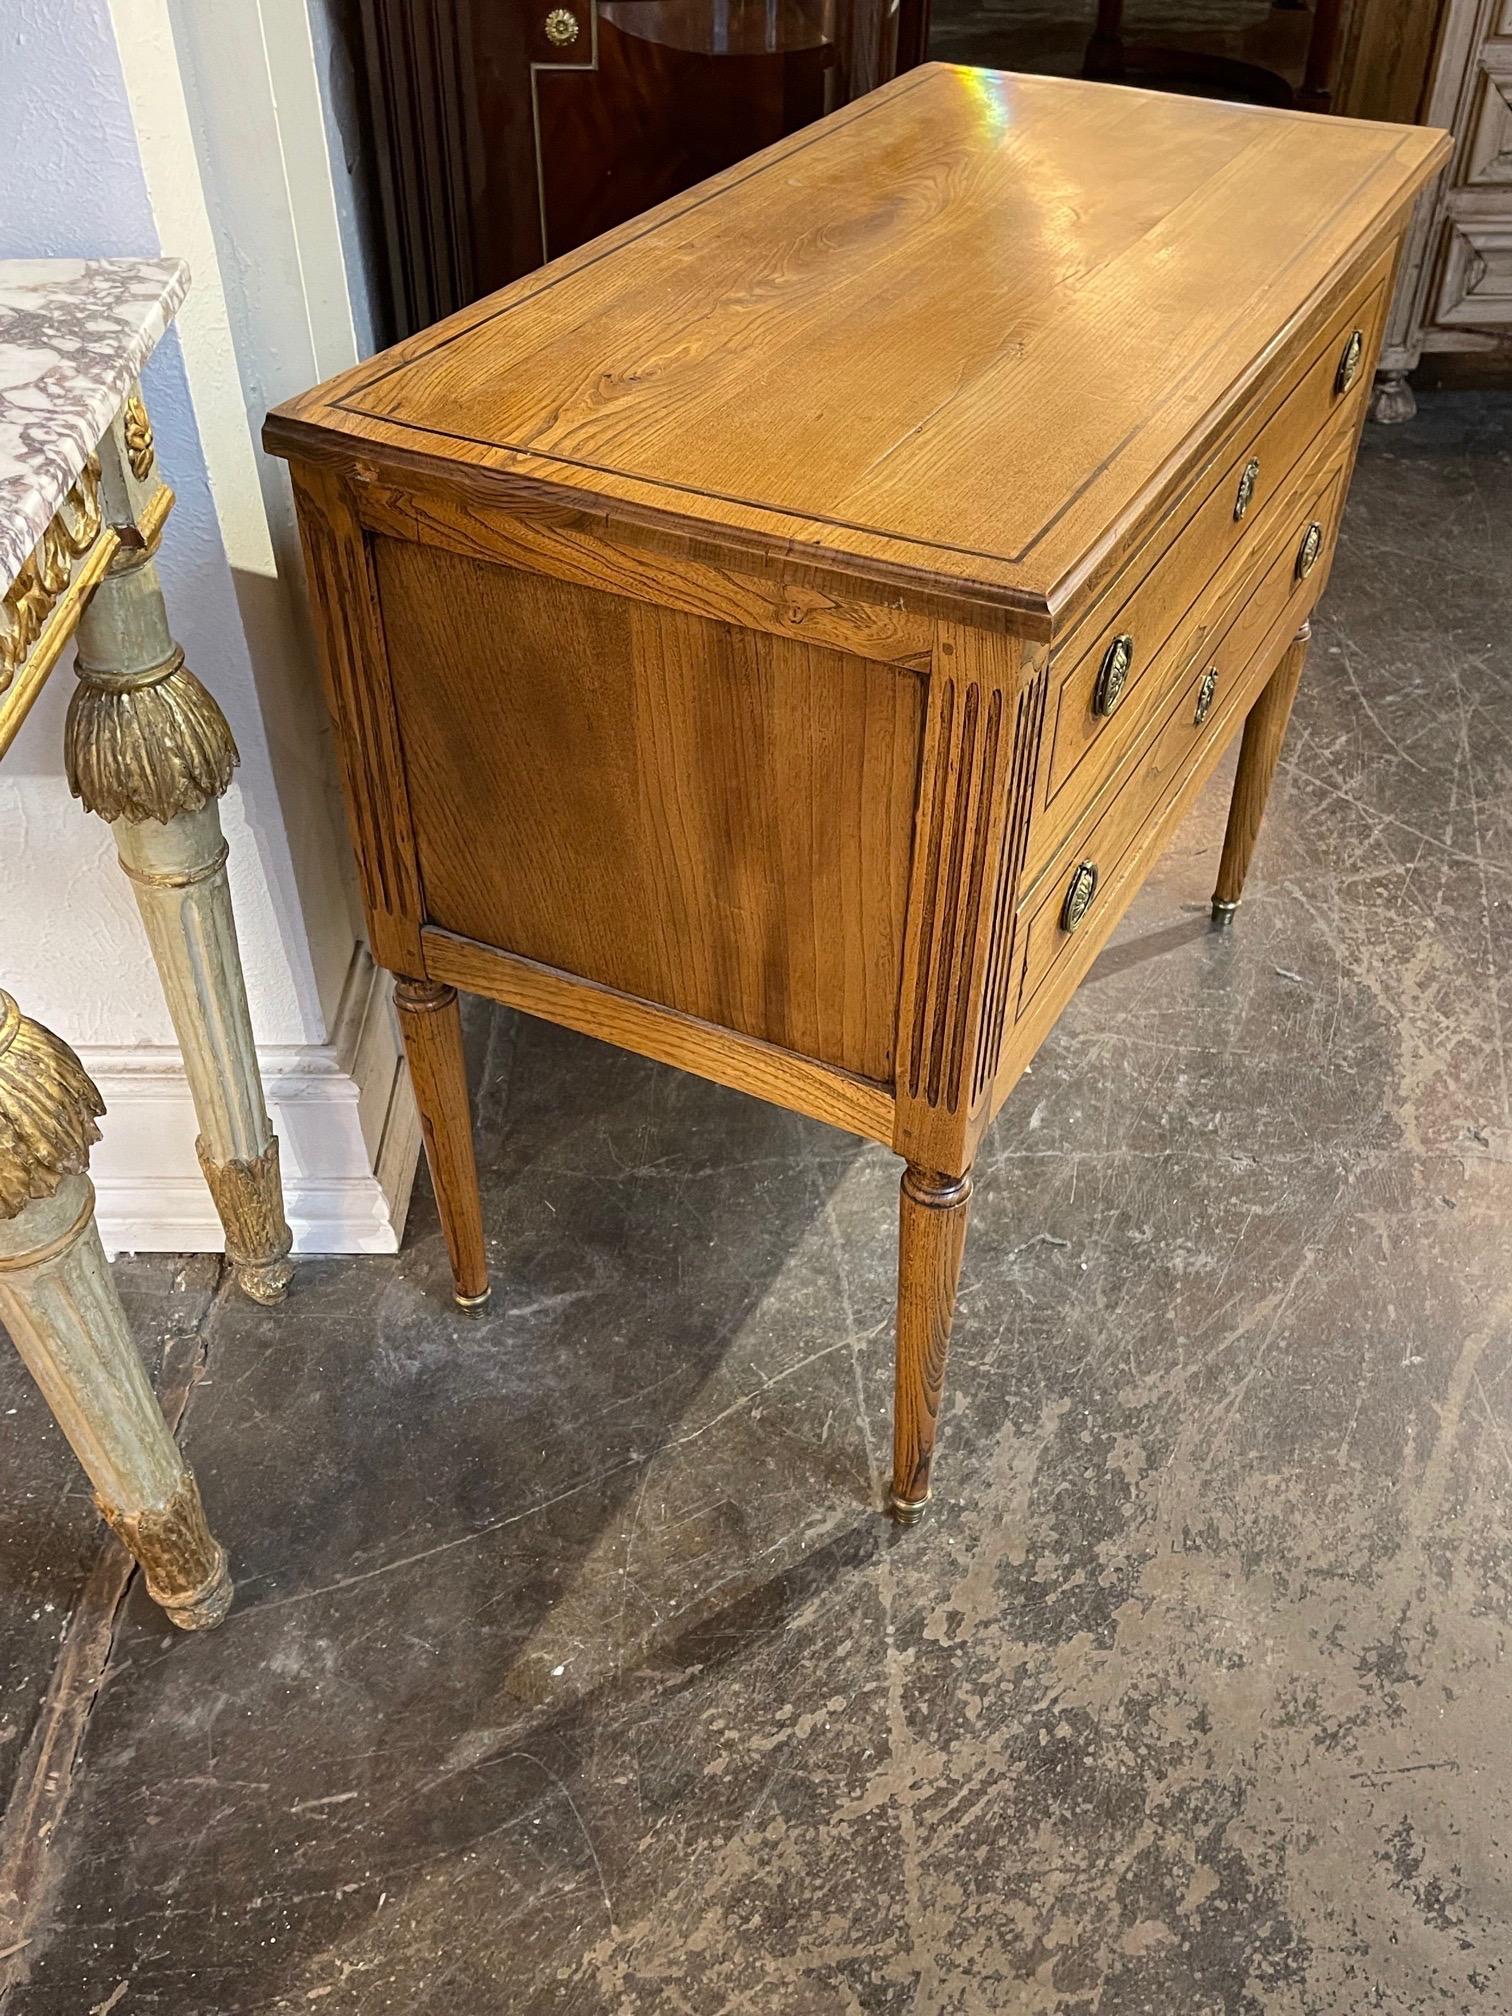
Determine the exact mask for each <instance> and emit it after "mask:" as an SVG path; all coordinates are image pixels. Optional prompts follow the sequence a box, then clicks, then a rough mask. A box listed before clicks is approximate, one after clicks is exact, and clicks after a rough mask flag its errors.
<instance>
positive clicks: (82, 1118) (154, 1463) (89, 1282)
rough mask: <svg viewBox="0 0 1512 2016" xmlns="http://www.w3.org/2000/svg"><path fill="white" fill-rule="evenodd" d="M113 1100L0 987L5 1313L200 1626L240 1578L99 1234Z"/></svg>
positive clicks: (81, 1449) (121, 1517)
mask: <svg viewBox="0 0 1512 2016" xmlns="http://www.w3.org/2000/svg"><path fill="white" fill-rule="evenodd" d="M103 1111H104V1108H103V1105H102V1103H101V1100H100V1095H99V1093H98V1092H97V1091H96V1090H95V1088H94V1086H93V1085H92V1084H91V1083H90V1081H89V1079H88V1077H87V1076H86V1075H85V1073H84V1069H83V1067H82V1065H81V1064H80V1063H79V1060H78V1058H77V1057H75V1055H74V1053H73V1052H72V1051H71V1050H70V1049H69V1048H68V1046H67V1045H66V1044H65V1043H62V1042H60V1041H59V1040H58V1038H57V1037H55V1036H53V1035H51V1034H50V1033H49V1031H47V1030H46V1029H43V1028H42V1027H40V1025H39V1024H37V1023H35V1022H29V1021H27V1019H26V1018H25V1017H24V1016H23V1015H21V1014H20V1012H19V1011H18V1010H17V1008H16V1004H15V1003H14V1001H12V1000H11V999H10V997H9V996H8V995H5V994H0V1322H3V1323H4V1324H5V1327H6V1329H7V1330H9V1332H10V1334H11V1338H12V1340H13V1341H14V1343H15V1346H16V1349H17V1350H18V1351H19V1353H20V1354H21V1358H22V1360H23V1362H24V1363H25V1365H26V1367H27V1369H28V1371H29V1372H30V1373H31V1375H32V1377H33V1378H34V1379H35V1380H36V1382H37V1385H38V1387H39V1388H40V1389H41V1392H42V1396H43V1398H44V1399H45V1400H46V1401H47V1404H48V1406H49V1407H50V1408H51V1409H52V1411H53V1415H54V1417H55V1418H56V1420H57V1422H58V1425H59V1427H60V1428H61V1429H62V1430H63V1433H64V1434H65V1435H66V1436H67V1438H68V1441H69V1443H70V1445H71V1447H72V1449H73V1451H74V1454H75V1455H76V1456H77V1457H78V1459H79V1462H80V1463H81V1464H82V1465H83V1468H84V1471H85V1473H86V1475H87V1476H88V1478H89V1480H90V1482H91V1484H93V1486H94V1492H95V1503H96V1504H97V1505H98V1506H99V1508H100V1510H101V1512H102V1513H103V1514H104V1515H105V1517H106V1519H108V1520H109V1522H110V1524H111V1525H112V1527H114V1529H115V1531H116V1532H117V1534H119V1536H120V1538H121V1539H122V1540H123V1541H124V1542H125V1544H126V1546H127V1547H128V1548H129V1549H130V1550H131V1552H132V1553H133V1554H134V1555H135V1556H136V1559H137V1560H138V1562H139V1563H140V1564H141V1566H142V1568H143V1570H144V1572H145V1574H146V1578H147V1588H148V1591H149V1593H150V1594H151V1595H152V1597H153V1598H154V1600H155V1601H157V1602H158V1603H161V1604H162V1606H163V1608H164V1609H165V1610H166V1611H167V1612H168V1615H169V1617H170V1618H171V1619H172V1620H173V1622H174V1623H175V1624H177V1625H179V1626H180V1627H181V1628H182V1629H184V1630H186V1631H196V1630H202V1629H204V1628H206V1627H207V1626H209V1625H212V1624H217V1623H219V1622H220V1620H221V1618H222V1617H224V1616H225V1614H226V1611H227V1609H228V1608H229V1606H230V1602H231V1580H230V1576H229V1575H228V1573H227V1570H226V1556H225V1551H224V1549H223V1548H221V1547H220V1546H219V1545H218V1544H217V1543H216V1541H215V1540H214V1539H212V1537H211V1535H210V1532H209V1529H208V1527H207V1526H206V1524H205V1515H204V1510H203V1508H202V1507H201V1504H200V1497H199V1489H198V1486H197V1485H196V1484H195V1481H194V1475H193V1472H192V1471H191V1470H190V1469H189V1468H188V1467H187V1465H186V1464H185V1462H184V1459H183V1457H182V1455H181V1454H180V1453H179V1449H178V1445H177V1443H176V1442H175V1441H174V1439H173V1437H172V1436H171V1435H170V1434H169V1432H168V1428H167V1424H166V1423H165V1422H164V1420H163V1416H162V1412H161V1410H160V1408H159V1407H158V1404H157V1401H156V1399H155V1398H154V1396H153V1392H152V1388H151V1386H150V1385H149V1384H148V1381H147V1375H146V1373H145V1372H144V1371H143V1369H142V1362H141V1359H140V1358H139V1357H138V1355H137V1352H136V1348H135V1346H134V1345H133V1343H132V1341H131V1336H130V1333H129V1331H128V1329H127V1326H126V1316H125V1312H124V1310H123V1309H122V1307H121V1301H120V1297H119V1296H118V1295H117V1293H116V1289H115V1283H114V1282H113V1280H112V1279H111V1275H110V1269H109V1267H108V1266H107V1264H106V1260H105V1254H104V1249H103V1248H102V1247H101V1245H100V1235H99V1232H98V1230H97V1229H96V1226H95V1220H94V1189H93V1186H92V1185H91V1183H90V1181H89V1178H88V1176H87V1175H86V1174H85V1169H86V1167H87V1164H88V1160H89V1149H90V1146H91V1145H92V1143H93V1142H95V1141H97V1140H98V1139H99V1131H98V1129H97V1128H96V1126H95V1124H94V1123H95V1120H96V1119H97V1117H98V1116H99V1115H100V1114H101V1113H102V1112H103Z"/></svg>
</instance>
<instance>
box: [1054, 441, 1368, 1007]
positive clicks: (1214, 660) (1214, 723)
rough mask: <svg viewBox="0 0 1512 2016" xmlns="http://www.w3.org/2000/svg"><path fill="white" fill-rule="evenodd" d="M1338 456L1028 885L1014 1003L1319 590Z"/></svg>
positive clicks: (1339, 483)
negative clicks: (1117, 772)
mask: <svg viewBox="0 0 1512 2016" xmlns="http://www.w3.org/2000/svg"><path fill="white" fill-rule="evenodd" d="M1345 460H1346V457H1345V455H1344V454H1343V453H1341V454H1339V455H1337V456H1335V457H1334V458H1333V459H1332V462H1331V464H1330V465H1329V466H1327V468H1326V470H1325V473H1323V474H1322V475H1321V476H1317V475H1315V480H1314V483H1313V485H1312V487H1311V489H1310V490H1309V491H1308V492H1307V493H1306V501H1305V503H1304V505H1303V508H1302V509H1301V510H1300V511H1297V512H1294V513H1293V514H1292V515H1291V516H1290V518H1289V520H1288V523H1287V525H1286V528H1285V533H1286V536H1285V538H1284V539H1283V540H1280V541H1278V542H1277V549H1278V550H1276V551H1274V552H1273V554H1272V556H1271V558H1270V561H1269V565H1268V566H1267V568H1266V571H1265V573H1264V575H1263V576H1262V578H1261V579H1260V580H1259V582H1258V583H1257V585H1256V586H1255V588H1254V591H1253V593H1252V594H1250V595H1249V596H1248V597H1247V598H1246V599H1245V600H1244V602H1243V603H1242V605H1241V606H1240V607H1239V609H1238V610H1237V613H1233V614H1232V615H1231V617H1230V619H1229V621H1228V622H1227V624H1226V626H1225V627H1224V628H1223V629H1222V631H1221V633H1220V634H1219V635H1218V636H1217V638H1216V640H1213V639H1210V638H1208V637H1203V638H1202V639H1201V640H1200V641H1199V642H1198V644H1197V646H1196V648H1195V649H1192V650H1188V651H1187V653H1186V655H1185V657H1184V658H1183V660H1182V662H1181V665H1180V667H1179V672H1178V676H1177V678H1176V680H1175V681H1174V682H1173V683H1174V687H1175V690H1176V698H1175V700H1174V702H1171V701H1170V697H1169V694H1168V695H1167V701H1168V704H1167V707H1166V708H1165V709H1164V710H1163V712H1162V713H1161V715H1160V719H1159V721H1158V724H1157V725H1156V727H1155V729H1154V731H1153V733H1152V735H1151V736H1150V739H1149V741H1148V742H1147V744H1146V745H1145V746H1144V747H1143V748H1142V749H1141V750H1140V751H1139V753H1138V754H1137V755H1136V756H1135V757H1134V758H1133V759H1132V761H1131V762H1130V763H1129V764H1128V765H1127V767H1126V770H1125V772H1124V774H1123V775H1122V777H1121V779H1120V780H1118V781H1116V782H1115V783H1114V784H1113V786H1112V787H1111V795H1109V794H1107V793H1105V794H1103V795H1102V796H1101V797H1100V798H1099V800H1098V802H1097V804H1096V805H1094V806H1093V807H1092V808H1091V809H1090V810H1089V811H1088V812H1087V813H1086V814H1085V815H1084V816H1083V818H1082V819H1081V820H1080V821H1079V822H1078V824H1077V826H1076V828H1075V830H1074V831H1073V832H1072V833H1071V834H1069V835H1068V837H1067V839H1066V841H1065V843H1064V844H1063V845H1062V847H1061V848H1060V849H1059V850H1058V852H1057V856H1056V859H1055V860H1054V861H1053V862H1052V863H1051V864H1050V866H1049V867H1048V869H1047V870H1046V872H1045V873H1044V874H1043V875H1042V876H1041V877H1040V879H1039V880H1038V881H1037V882H1036V883H1035V885H1034V886H1033V887H1032V888H1031V890H1030V893H1029V895H1028V896H1027V898H1026V899H1025V902H1024V905H1023V909H1022V912H1021V916H1022V918H1023V925H1022V928H1021V929H1020V931H1019V932H1018V933H1017V934H1016V935H1017V936H1018V938H1019V940H1020V941H1021V942H1022V943H1023V945H1024V954H1023V963H1022V967H1021V970H1020V982H1019V989H1018V1012H1019V1013H1020V1014H1022V1013H1023V1011H1024V1010H1025V1009H1026V1008H1027V1007H1028V1006H1029V1004H1030V1002H1031V1001H1032V1000H1033V999H1034V997H1035V995H1036V994H1037V993H1038V992H1039V990H1040V988H1041V987H1042V986H1043V985H1045V983H1046V982H1047V981H1049V980H1050V979H1051V977H1052V976H1053V975H1054V974H1055V973H1056V972H1057V970H1058V968H1059V967H1060V966H1061V965H1062V963H1063V962H1064V963H1066V964H1071V963H1072V961H1071V959H1070V955H1071V953H1072V950H1073V947H1074V946H1075V945H1076V943H1077V936H1076V934H1077V932H1078V930H1079V929H1080V928H1081V926H1082V925H1083V923H1085V922H1086V920H1087V919H1088V917H1090V916H1091V915H1092V914H1093V912H1094V910H1097V911H1106V909H1107V907H1108V906H1109V905H1112V906H1114V907H1116V908H1118V909H1121V908H1122V906H1123V903H1124V902H1125V901H1127V899H1128V896H1129V895H1130V894H1132V890H1133V886H1134V877H1133V875H1132V873H1131V872H1129V871H1130V870H1131V869H1132V867H1133V866H1134V865H1135V864H1136V863H1137V861H1138V860H1141V859H1144V858H1147V855H1148V849H1147V848H1146V847H1145V846H1144V845H1143V844H1142V843H1143V842H1144V841H1146V840H1147V839H1149V840H1153V839H1154V838H1155V837H1156V836H1157V835H1158V834H1159V833H1160V831H1161V830H1162V824H1163V817H1164V814H1165V811H1166V809H1167V808H1168V807H1169V805H1170V804H1171V801H1172V800H1173V799H1174V797H1175V796H1176V794H1177V792H1178V791H1179V790H1180V788H1181V784H1182V782H1183V780H1184V778H1185V777H1186V775H1187V774H1188V773H1189V771H1190V769H1191V767H1192V765H1193V764H1194V763H1195V762H1197V761H1199V760H1200V759H1201V754H1202V752H1203V750H1204V749H1208V748H1218V747H1221V746H1222V744H1223V743H1224V742H1225V741H1226V740H1227V738H1228V736H1229V734H1230V733H1231V732H1232V730H1233V729H1234V728H1235V727H1236V726H1237V725H1238V721H1239V720H1240V719H1241V718H1242V716H1243V714H1244V713H1246V712H1247V711H1248V709H1249V707H1250V706H1251V705H1252V704H1253V702H1254V700H1255V698H1256V696H1257V695H1258V694H1259V692H1260V689H1261V687H1262V686H1263V685H1264V684H1265V681H1266V680H1267V679H1268V678H1269V676H1270V674H1271V672H1272V671H1273V670H1274V667H1275V662H1276V656H1277V651H1278V648H1279V645H1278V641H1277V633H1278V632H1279V637H1280V642H1281V643H1284V642H1285V640H1286V638H1287V636H1288V635H1289V634H1290V633H1291V632H1292V631H1293V630H1295V629H1296V628H1297V627H1298V626H1299V625H1300V624H1301V623H1302V621H1303V618H1304V617H1305V616H1306V614H1307V612H1308V610H1309V609H1311V607H1312V605H1313V603H1314V602H1315V601H1316V600H1317V598H1318V595H1319V593H1320V591H1321V589H1322V585H1323V582H1324V580H1325V578H1326V576H1327V572H1328V562H1329V560H1330V558H1331V556H1332V552H1333V543H1334V538H1335V535H1336V531H1337V526H1338V521H1339V516H1340V511H1341V508H1342V501H1343V488H1344V466H1345Z"/></svg>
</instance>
